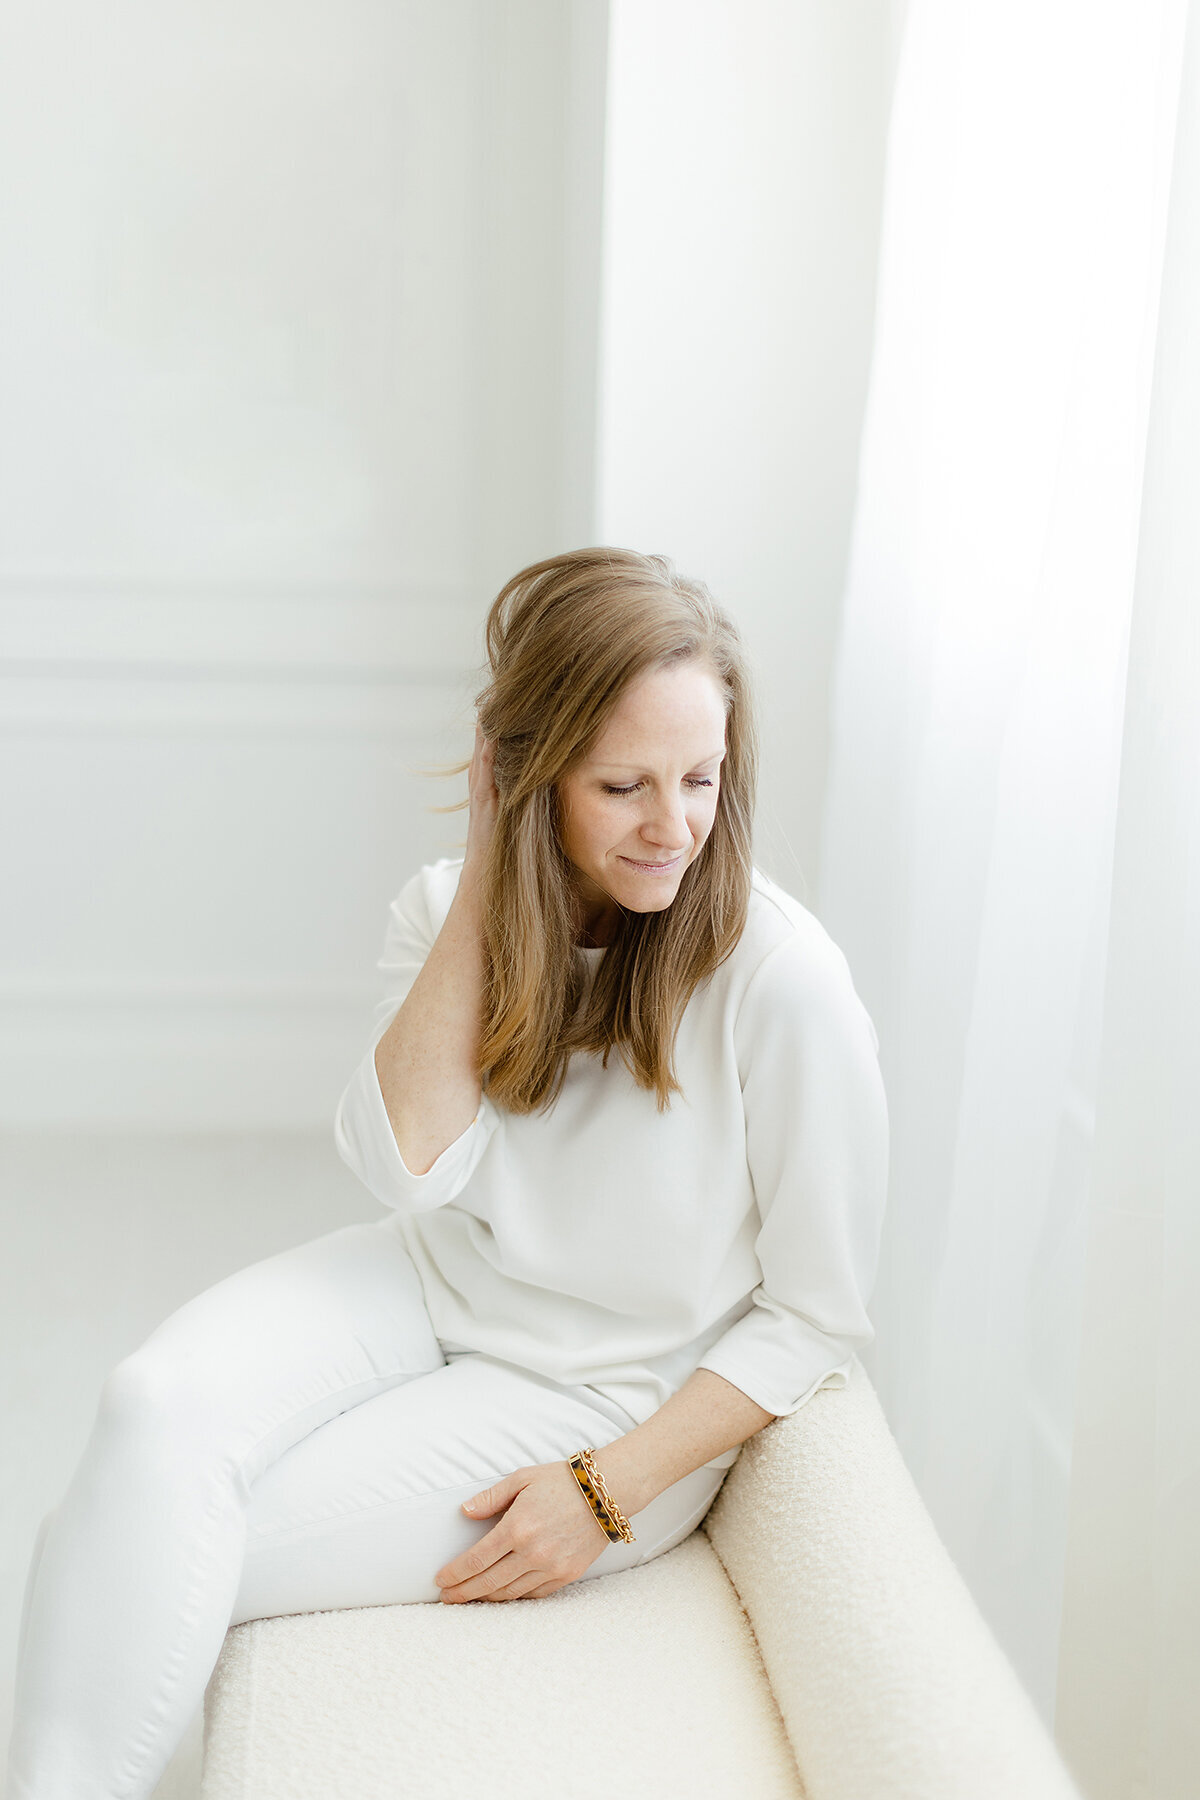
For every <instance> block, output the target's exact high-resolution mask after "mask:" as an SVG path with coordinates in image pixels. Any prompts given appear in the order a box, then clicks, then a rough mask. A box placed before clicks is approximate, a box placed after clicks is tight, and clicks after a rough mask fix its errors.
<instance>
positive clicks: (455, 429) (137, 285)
mask: <svg viewBox="0 0 1200 1800" xmlns="http://www.w3.org/2000/svg"><path fill="white" fill-rule="evenodd" d="M605 21H606V9H605V7H604V5H603V4H602V3H601V0H572V3H571V4H566V5H564V4H561V3H560V0H506V3H505V4H503V5H497V4H496V3H495V0H439V4H438V5H436V6H433V5H428V4H426V5H422V4H420V3H419V0H408V3H396V0H393V3H392V4H387V5H384V4H364V5H361V6H355V7H343V8H338V7H331V6H328V5H322V4H317V3H316V0H297V3H293V4H289V5H286V6H285V5H283V4H280V3H278V0H274V3H272V0H250V3H249V4H247V3H246V0H238V3H237V4H236V5H235V4H231V3H229V0H224V3H221V0H211V3H210V4H209V5H208V6H207V7H204V8H191V9H188V8H185V9H182V10H181V9H178V8H167V9H163V8H161V7H155V6H153V5H150V4H142V5H138V4H131V5H127V6H123V7H121V8H118V9H117V10H116V11H113V10H112V9H100V10H97V9H96V8H94V7H90V6H88V5H85V4H83V0H62V3H60V4H56V5H53V6H50V7H45V8H21V9H18V10H17V11H16V12H15V13H12V14H10V16H9V18H8V20H7V22H6V32H5V36H6V40H7V45H6V48H7V56H6V60H5V62H4V67H3V72H2V73H0V195H2V200H0V206H2V209H3V210H2V215H0V290H2V291H3V293H4V295H5V301H4V306H5V322H4V329H3V332H2V333H0V507H2V509H3V512H2V515H0V605H2V608H3V626H4V650H5V653H6V662H5V671H4V679H3V681H2V682H0V841H2V842H3V844H4V847H5V861H6V864H7V871H8V873H7V877H6V879H5V881H4V882H3V884H2V890H0V909H2V910H0V936H2V946H0V1018H2V1024H0V1123H8V1124H14V1123H16V1124H46V1125H52V1126H58V1127H62V1126H65V1125H69V1124H80V1123H84V1124H86V1123H96V1124H102V1125H106V1126H107V1125H113V1126H138V1125H144V1124H158V1125H162V1124H166V1125H199V1126H208V1125H229V1124H234V1125H242V1124H254V1125H307V1124H321V1123H327V1122H328V1119H329V1117H330V1115H331V1111H332V1107H333V1104H334V1102H335V1100H336V1096H337V1093H338V1091H340V1086H341V1083H342V1082H343V1081H344V1080H345V1078H346V1076H347V1074H348V1072H349V1068H350V1066H352V1060H353V1059H356V1057H357V1055H358V1053H359V1052H360V1049H361V1043H362V1041H363V1037H364V1032H365V1022H366V1021H367V1020H368V1018H369V1013H370V1009H371V1005H372V1003H373V1000H374V998H375V993H376V980H377V977H376V974H375V970H374V962H375V958H376V957H377V956H378V954H379V951H380V948H381V944H382V935H383V928H384V924H385V917H386V907H387V902H388V900H389V898H390V897H391V895H392V894H393V893H394V892H395V891H396V889H397V888H398V887H399V885H400V883H401V882H402V881H403V880H404V878H405V877H406V876H407V875H408V874H409V873H410V872H411V870H412V869H413V868H415V867H416V866H417V865H418V864H419V863H420V862H422V861H424V860H427V859H428V858H430V857H432V856H436V855H440V854H446V853H453V850H454V848H455V846H456V843H457V841H458V840H459V838H460V836H461V832H462V830H463V816H462V815H452V816H450V817H448V818H439V817H436V816H433V815H429V814H426V813H425V812H424V811H423V810H422V809H423V807H424V806H425V805H427V804H428V803H430V802H445V801H447V800H450V799H457V798H459V797H460V795H463V794H465V791H466V790H465V783H464V782H462V781H459V782H456V783H446V782H443V783H436V782H433V781H424V780H422V779H421V778H420V777H419V776H417V775H416V774H415V773H414V770H415V768H416V767H417V766H418V765H420V764H423V763H426V762H428V761H431V760H438V759H445V760H450V759H453V758H455V757H457V756H458V755H460V754H463V753H465V752H466V751H467V750H469V748H470V745H471V741H472V721H471V713H470V706H469V699H470V694H471V692H472V691H473V688H474V686H475V681H474V679H473V675H474V669H473V665H480V666H481V659H482V636H481V625H482V619H483V613H484V610H485V608H486V605H487V603H488V601H489V600H490V599H491V597H492V595H493V594H494V593H495V591H496V590H497V588H498V587H499V586H500V584H501V583H502V581H504V580H505V579H506V578H507V577H508V576H509V575H510V574H511V573H513V572H514V571H515V569H517V568H518V567H520V566H522V565H523V564H524V563H526V562H528V561H530V560H532V559H534V558H536V557H540V556H544V555H547V554H550V553H551V552H552V551H554V550H557V549H561V548H566V547H569V546H571V545H574V544H577V543H579V542H587V541H591V539H592V535H593V529H594V528H593V522H592V510H591V498H592V479H593V469H592V459H593V454H594V424H593V406H594V399H593V395H594V359H595V311H596V284H597V274H596V269H597V259H598V231H597V221H598V207H599V184H600V178H601V162H600V155H601V134H602V127H603V110H602V98H603V74H604V30H605Z"/></svg>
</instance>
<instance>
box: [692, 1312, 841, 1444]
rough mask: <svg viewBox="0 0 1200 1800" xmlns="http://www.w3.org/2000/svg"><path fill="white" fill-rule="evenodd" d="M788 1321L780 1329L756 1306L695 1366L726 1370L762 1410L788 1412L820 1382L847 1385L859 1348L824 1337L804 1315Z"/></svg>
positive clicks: (728, 1378)
mask: <svg viewBox="0 0 1200 1800" xmlns="http://www.w3.org/2000/svg"><path fill="white" fill-rule="evenodd" d="M787 1324H788V1329H787V1330H786V1332H781V1330H780V1321H779V1320H778V1319H777V1318H775V1317H774V1316H773V1315H771V1314H768V1313H767V1312H766V1311H765V1310H764V1309H763V1308H762V1307H760V1306H752V1307H751V1309H750V1311H749V1312H748V1313H745V1314H743V1316H742V1317H741V1318H740V1319H736V1320H735V1321H734V1323H733V1324H732V1325H731V1326H730V1328H729V1330H728V1331H727V1332H726V1333H725V1334H724V1336H723V1337H720V1338H718V1340H717V1342H716V1343H715V1344H713V1345H712V1346H711V1348H710V1349H709V1350H707V1351H706V1352H705V1354H704V1355H703V1356H702V1357H701V1359H700V1361H699V1363H698V1364H697V1365H696V1366H697V1368H701V1369H711V1370H712V1372H713V1374H714V1375H723V1376H724V1378H725V1380H726V1381H730V1382H732V1383H733V1385H734V1387H736V1388H740V1389H741V1390H742V1392H743V1393H744V1394H745V1395H747V1396H748V1397H749V1399H751V1400H753V1401H754V1403H755V1405H757V1406H761V1407H762V1408H763V1410H764V1412H769V1413H774V1414H775V1416H776V1418H781V1419H784V1418H788V1417H790V1416H791V1414H792V1413H794V1412H799V1410H800V1408H801V1407H802V1406H803V1405H804V1404H805V1402H806V1401H808V1400H811V1399H812V1397H813V1395H814V1394H815V1393H816V1392H817V1390H818V1389H819V1388H823V1387H845V1386H846V1385H847V1384H848V1382H849V1380H850V1370H851V1367H852V1365H853V1361H854V1354H855V1352H854V1347H853V1346H852V1345H850V1344H848V1343H847V1342H846V1340H845V1339H836V1338H829V1337H826V1336H825V1334H824V1333H823V1332H819V1331H817V1330H816V1329H815V1328H814V1327H813V1326H811V1325H807V1324H806V1323H805V1321H804V1320H803V1319H797V1318H793V1319H790V1320H789V1321H788V1322H787ZM863 1341H864V1342H866V1341H867V1340H865V1339H864V1340H863Z"/></svg>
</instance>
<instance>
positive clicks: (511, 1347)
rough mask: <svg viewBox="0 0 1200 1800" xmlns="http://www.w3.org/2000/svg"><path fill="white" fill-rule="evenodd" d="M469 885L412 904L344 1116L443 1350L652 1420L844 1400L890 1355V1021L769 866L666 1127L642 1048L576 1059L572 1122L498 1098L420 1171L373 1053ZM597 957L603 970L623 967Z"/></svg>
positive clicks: (437, 869) (442, 867)
mask: <svg viewBox="0 0 1200 1800" xmlns="http://www.w3.org/2000/svg"><path fill="white" fill-rule="evenodd" d="M461 869H462V858H461V857H458V858H455V859H451V858H448V857H443V858H441V859H440V860H439V861H438V862H436V863H433V864H427V865H426V866H425V867H423V868H421V869H419V870H418V871H417V873H416V874H415V875H414V876H413V877H412V878H411V880H410V881H408V882H407V883H406V884H405V886H404V887H403V888H402V889H401V891H400V893H399V895H398V896H397V897H396V899H395V900H394V901H393V902H392V905H391V912H390V918H389V923H388V929H387V937H386V943H385V947H384V953H383V956H382V958H381V960H380V962H379V965H378V966H379V967H380V968H381V969H382V970H384V971H385V973H386V976H387V987H386V996H385V998H384V999H383V1000H382V1001H381V1002H380V1003H379V1005H378V1007H377V1009H376V1019H375V1029H374V1032H373V1034H372V1037H371V1043H370V1046H369V1048H368V1050H367V1052H366V1055H365V1056H364V1057H363V1059H362V1062H361V1064H360V1065H359V1068H358V1070H357V1071H356V1073H355V1074H354V1076H353V1077H352V1079H351V1081H350V1083H349V1085H348V1086H347V1088H346V1091H345V1093H344V1094H343V1095H342V1098H341V1100H340V1102H339V1104H338V1109H337V1116H336V1119H335V1122H334V1138H335V1141H336V1144H337V1148H338V1152H339V1154H340V1156H341V1157H342V1160H343V1161H344V1162H345V1163H346V1164H347V1165H348V1166H349V1167H350V1168H351V1169H353V1170H354V1172H355V1174H356V1175H358V1176H359V1178H360V1179H361V1180H362V1181H363V1182H364V1183H365V1184H366V1186H367V1187H368V1188H369V1189H370V1191H371V1193H372V1194H374V1196H375V1198H376V1199H377V1200H380V1201H382V1203H383V1204H384V1205H385V1206H389V1207H393V1208H394V1209H395V1210H396V1212H397V1213H398V1214H399V1216H400V1225H401V1229H402V1233H403V1236H404V1240H405V1242H406V1244H407V1246H408V1248H409V1250H410V1252H411V1253H412V1256H413V1258H414V1260H415V1262H416V1265H417V1268H418V1270H419V1272H420V1275H421V1280H422V1284H423V1287H424V1291H425V1298H426V1301H427V1304H428V1307H429V1313H430V1317H431V1318H432V1320H433V1326H434V1330H435V1331H436V1333H437V1335H438V1337H439V1339H440V1340H441V1341H442V1342H443V1343H444V1344H453V1345H454V1346H456V1347H462V1348H467V1349H472V1350H481V1351H486V1352H487V1353H488V1354H490V1355H492V1356H496V1357H499V1358H501V1359H503V1360H505V1361H508V1362H513V1363H517V1364H518V1365H520V1366H521V1367H523V1368H527V1369H532V1370H535V1371H537V1372H538V1373H540V1374H543V1375H546V1376H549V1377H550V1378H551V1379H553V1380H555V1381H557V1382H561V1383H564V1384H568V1385H572V1386H573V1385H588V1386H592V1387H595V1388H597V1389H598V1390H599V1391H600V1392H601V1393H602V1394H605V1395H607V1396H609V1397H610V1398H611V1399H613V1400H615V1401H616V1402H617V1403H618V1404H619V1405H620V1406H622V1407H624V1408H625V1410H626V1411H627V1412H628V1413H630V1414H631V1415H632V1416H633V1418H634V1419H635V1420H636V1421H637V1422H638V1423H641V1421H642V1420H644V1419H647V1418H649V1416H650V1415H651V1414H652V1413H653V1412H655V1411H657V1409H658V1407H660V1406H661V1405H662V1403H663V1401H664V1400H666V1399H667V1398H668V1397H669V1396H670V1395H671V1394H672V1393H673V1392H674V1391H675V1390H676V1389H677V1388H678V1387H680V1386H681V1385H682V1384H683V1382H684V1381H686V1379H687V1377H688V1376H689V1375H690V1374H691V1373H692V1371H693V1369H695V1368H697V1367H700V1368H704V1369H713V1370H715V1371H716V1373H717V1374H718V1375H723V1376H724V1377H725V1379H726V1380H727V1381H730V1382H732V1383H733V1385H734V1386H735V1387H738V1388H740V1389H741V1390H742V1392H743V1393H745V1394H748V1395H749V1396H750V1398H751V1399H752V1400H755V1401H757V1402H758V1404H759V1405H760V1406H762V1407H764V1408H765V1409H766V1410H767V1411H768V1412H772V1413H776V1414H779V1415H786V1414H789V1413H794V1412H795V1411H796V1410H797V1409H798V1408H799V1407H801V1406H802V1405H803V1404H804V1402H805V1401H806V1400H808V1399H809V1398H810V1397H811V1395H812V1394H814V1393H815V1392H816V1390H817V1389H818V1388H821V1387H827V1386H844V1385H845V1382H846V1380H847V1375H848V1370H849V1366H850V1359H851V1356H852V1354H853V1353H854V1352H855V1351H856V1350H858V1349H860V1348H861V1347H862V1346H864V1345H866V1344H868V1343H870V1341H871V1339H872V1338H873V1337H874V1335H875V1334H874V1330H873V1327H872V1325H871V1323H870V1321H869V1319H868V1317H867V1311H866V1306H867V1301H868V1299H869V1298H870V1293H871V1289H872V1286H873V1284H874V1279H875V1271H876V1265H877V1261H878V1253H879V1239H880V1232H881V1228H882V1223H883V1213H884V1206H885V1201H886V1192H887V1167H888V1115H887V1104H886V1100H885V1096H884V1088H883V1081H882V1077H881V1075H880V1070H879V1062H878V1049H879V1041H878V1037H877V1035H876V1032H875V1027H874V1025H873V1023H872V1021H871V1019H870V1017H869V1015H868V1013H867V1011H866V1009H865V1007H864V1006H863V1004H862V1002H861V1000H860V999H859V997H858V995H857V993H856V992H855V989H854V984H853V981H852V979H851V976H850V970H849V967H848V966H847V963H846V959H845V957H844V956H843V955H842V952H841V951H840V950H839V949H838V947H837V945H836V944H835V943H834V942H833V940H832V938H831V937H830V936H829V934H828V933H827V932H826V930H825V928H824V927H823V926H822V925H821V924H820V923H819V922H818V920H817V919H816V918H815V916H814V915H813V914H812V913H810V912H809V911H808V910H807V909H806V908H805V907H804V906H802V905H801V904H800V902H799V901H798V900H796V899H794V898H793V897H792V896H791V895H790V894H788V893H786V892H785V891H784V890H783V889H782V888H780V887H778V886H777V885H776V884H775V883H774V882H773V881H771V880H770V879H769V878H768V877H767V876H765V875H764V874H762V872H761V871H760V870H758V869H755V870H754V872H753V885H752V890H751V895H750V907H749V914H748V917H747V922H746V927H745V930H744V931H743V933H742V936H741V938H740V940H739V942H738V944H737V946H736V948H735V949H734V951H733V953H732V955H731V956H729V957H728V958H727V959H726V961H725V962H724V963H723V964H722V965H721V967H720V968H719V969H717V971H716V972H715V974H713V975H712V976H711V977H710V978H709V980H708V981H707V982H706V983H704V984H702V985H701V986H700V987H699V988H698V989H697V990H696V991H695V992H694V993H693V995H692V997H691V999H690V1001H689V1002H688V1005H687V1007H686V1009H685V1011H684V1015H683V1018H682V1021H681V1023H680V1027H679V1034H678V1037H677V1039H676V1044H675V1072H676V1076H677V1078H678V1080H679V1081H680V1082H681V1084H682V1086H683V1090H684V1092H683V1095H682V1096H681V1095H679V1094H675V1095H672V1097H671V1106H670V1110H669V1111H668V1112H665V1113H661V1114H660V1113H659V1112H658V1111H657V1105H656V1096H655V1095H654V1093H652V1092H650V1091H648V1090H646V1089H643V1088H639V1087H638V1086H637V1084H636V1083H635V1081H634V1080H633V1077H632V1075H631V1074H630V1073H629V1071H628V1069H627V1068H626V1066H625V1063H624V1061H623V1060H622V1059H621V1057H620V1054H619V1052H618V1051H616V1050H613V1051H611V1052H610V1053H609V1061H608V1068H607V1069H605V1068H603V1067H602V1065H601V1059H600V1057H599V1056H598V1055H594V1054H592V1053H585V1052H576V1054H575V1055H574V1056H572V1058H571V1061H570V1063H569V1065H568V1069H567V1075H566V1080H565V1082H564V1084H563V1087H562V1090H561V1092H560V1093H559V1095H558V1097H557V1099H556V1100H555V1102H554V1105H553V1107H552V1108H551V1109H550V1110H549V1111H548V1112H543V1113H536V1112H535V1113H526V1114H521V1113H510V1112H506V1111H504V1110H503V1109H501V1108H500V1107H498V1106H497V1105H495V1104H494V1103H493V1102H492V1100H491V1099H490V1098H489V1097H488V1095H487V1094H486V1093H485V1094H484V1095H483V1097H482V1099H481V1101H480V1106H479V1110H478V1112H477V1113H476V1115H475V1118H474V1119H473V1120H472V1121H471V1123H470V1124H469V1125H468V1126H467V1128H466V1130H465V1131H463V1132H462V1134H461V1135H460V1136H459V1137H457V1138H456V1139H455V1140H454V1142H453V1143H452V1144H448V1145H447V1146H446V1148H445V1149H444V1150H443V1151H442V1153H441V1155H440V1156H439V1157H438V1159H437V1161H436V1162H435V1163H434V1165H433V1167H432V1168H431V1169H429V1170H427V1171H426V1173H425V1174H423V1175H414V1174H413V1173H412V1172H411V1171H410V1170H409V1169H408V1168H407V1166H406V1165H405V1163H404V1161H403V1159H402V1157H401V1155H400V1152H399V1149H398V1147H397V1144H396V1138H395V1135H394V1133H393V1131H392V1128H391V1124H390V1121H389V1119H388V1116H387V1112H386V1110H385V1108H384V1104H383V1096H382V1094H381V1092H380V1088H379V1078H378V1075H377V1074H376V1071H375V1046H376V1045H377V1044H378V1042H379V1040H380V1038H381V1037H382V1036H383V1034H384V1032H385V1031H386V1030H387V1028H388V1026H389V1025H390V1023H391V1021H392V1019H393V1018H394V1017H395V1014H396V1012H397V1010H398V1008H399V1006H400V1004H401V1002H402V1001H403V1000H404V998H405V997H406V995H407V994H408V992H409V989H410V988H411V986H412V984H413V981H414V980H415V978H416V975H417V972H418V970H419V969H420V967H421V964H422V963H423V962H424V960H425V957H426V956H427V954H428V952H429V950H430V948H431V946H432V944H433V941H434V939H435V937H436V936H437V933H438V931H439V930H440V929H441V925H442V922H443V920H444V919H445V917H446V913H447V910H448V908H449V905H450V901H451V899H452V897H453V894H454V891H455V888H456V886H457V883H458V877H459V874H460V872H461ZM576 954H577V955H579V956H580V957H582V958H583V960H584V962H585V963H586V964H587V965H588V966H589V967H591V968H593V969H594V968H595V965H596V963H597V962H598V960H599V959H600V957H602V956H603V955H604V954H605V952H604V950H603V948H600V949H583V948H580V949H578V950H577V952H576ZM736 1455H737V1450H736V1448H735V1449H733V1450H730V1451H727V1452H725V1453H724V1454H723V1455H721V1456H718V1457H715V1458H714V1459H713V1463H714V1466H728V1465H729V1464H730V1463H732V1462H733V1460H734V1458H735V1457H736Z"/></svg>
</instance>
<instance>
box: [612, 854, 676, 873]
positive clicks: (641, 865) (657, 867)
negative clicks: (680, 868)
mask: <svg viewBox="0 0 1200 1800" xmlns="http://www.w3.org/2000/svg"><path fill="white" fill-rule="evenodd" d="M682 855H683V852H682V851H680V853H679V856H673V857H672V858H671V860H670V862H665V863H648V862H638V861H637V859H636V857H632V856H623V857H622V858H621V861H622V862H625V863H628V864H629V866H630V868H633V869H642V870H644V871H645V873H646V874H647V875H665V874H666V872H667V870H668V869H673V868H674V867H675V864H676V863H677V862H678V861H679V860H680V857H681V856H682Z"/></svg>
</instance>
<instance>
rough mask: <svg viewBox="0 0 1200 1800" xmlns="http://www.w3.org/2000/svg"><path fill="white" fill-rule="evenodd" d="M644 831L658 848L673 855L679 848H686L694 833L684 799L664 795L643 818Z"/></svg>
mask: <svg viewBox="0 0 1200 1800" xmlns="http://www.w3.org/2000/svg"><path fill="white" fill-rule="evenodd" d="M642 832H643V835H644V836H645V837H646V839H647V841H648V842H649V843H651V844H653V846H654V848H655V849H656V850H664V851H667V852H669V853H671V854H672V855H673V854H674V853H675V851H677V850H684V849H686V848H687V846H688V844H689V843H690V842H691V838H692V834H691V832H690V830H689V829H688V822H687V813H686V812H685V811H684V805H683V801H682V800H681V799H678V798H676V799H674V800H671V799H669V798H668V797H667V796H665V795H664V796H663V798H662V799H661V800H660V801H659V802H658V804H657V805H655V806H652V808H651V810H650V816H649V818H647V819H643V820H642Z"/></svg>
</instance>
